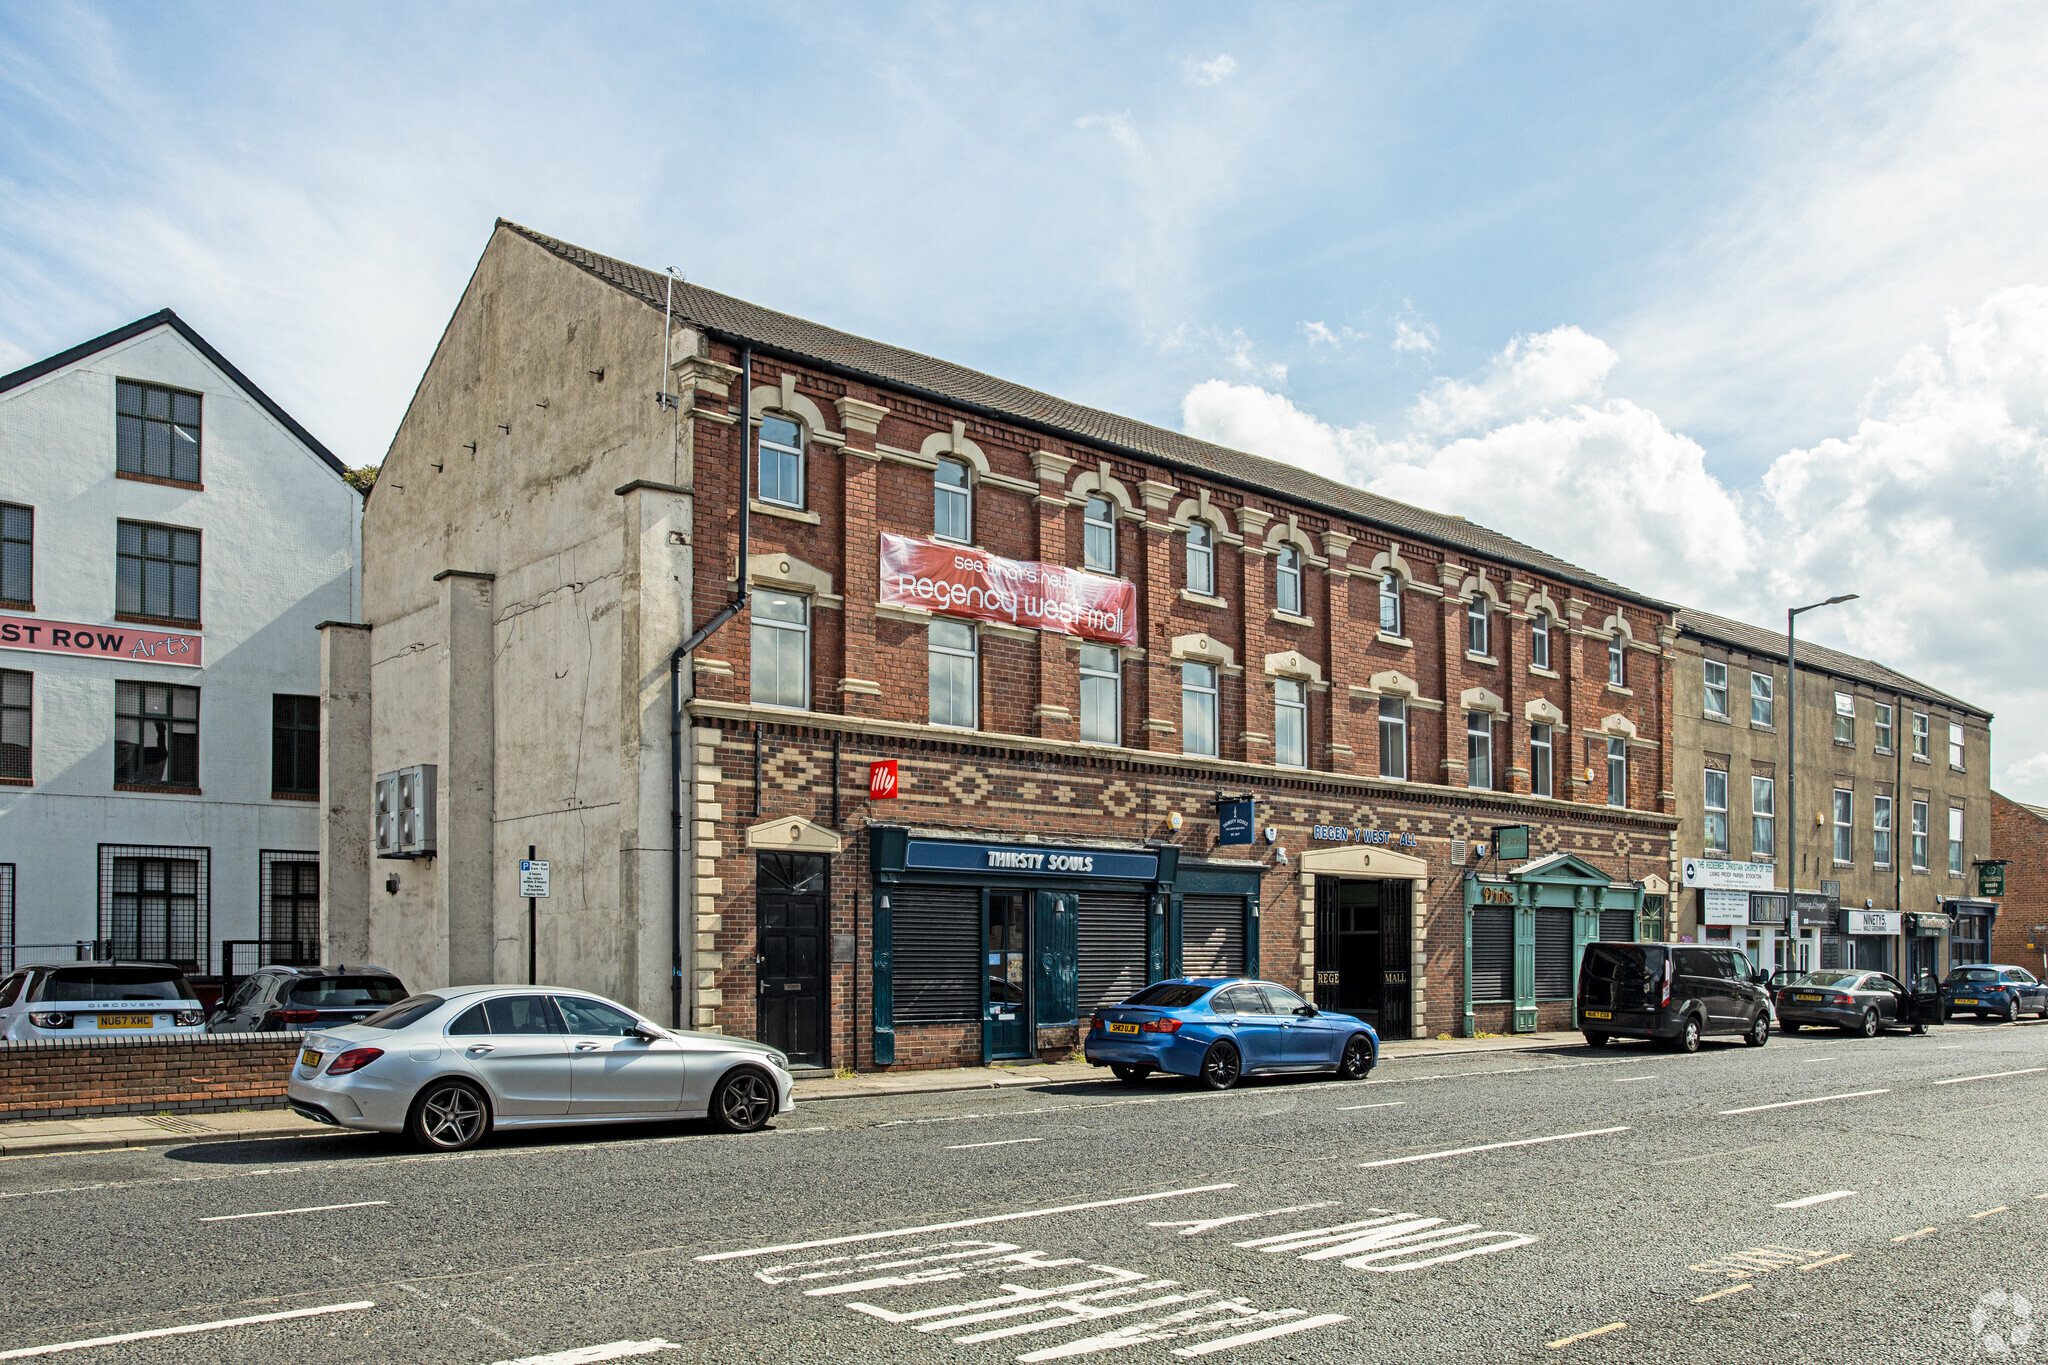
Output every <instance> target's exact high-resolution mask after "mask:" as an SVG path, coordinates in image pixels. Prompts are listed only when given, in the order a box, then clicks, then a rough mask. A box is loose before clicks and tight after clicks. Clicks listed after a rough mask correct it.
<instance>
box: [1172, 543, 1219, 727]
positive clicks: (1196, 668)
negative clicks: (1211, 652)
mask: <svg viewBox="0 0 2048 1365" xmlns="http://www.w3.org/2000/svg"><path fill="white" fill-rule="evenodd" d="M1195 525H1197V526H1199V525H1201V523H1200V522H1196V523H1195ZM1180 751H1181V752H1182V753H1184V754H1201V755H1204V756H1206V757H1208V758H1214V757H1216V666H1215V665H1214V664H1185V663H1184V664H1182V665H1181V666H1180Z"/></svg>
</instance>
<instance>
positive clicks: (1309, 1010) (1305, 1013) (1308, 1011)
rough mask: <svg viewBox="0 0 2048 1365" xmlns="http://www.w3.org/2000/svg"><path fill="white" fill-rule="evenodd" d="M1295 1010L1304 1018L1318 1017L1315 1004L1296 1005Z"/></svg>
mask: <svg viewBox="0 0 2048 1365" xmlns="http://www.w3.org/2000/svg"><path fill="white" fill-rule="evenodd" d="M1294 1012H1295V1013H1296V1014H1298V1015H1300V1016H1301V1017H1302V1018H1304V1019H1313V1018H1315V1017H1316V1014H1317V1010H1316V1007H1315V1006H1314V1005H1296V1006H1295V1007H1294Z"/></svg>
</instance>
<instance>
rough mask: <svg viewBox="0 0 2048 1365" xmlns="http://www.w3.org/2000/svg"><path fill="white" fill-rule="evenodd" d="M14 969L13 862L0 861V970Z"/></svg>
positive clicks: (9, 970)
mask: <svg viewBox="0 0 2048 1365" xmlns="http://www.w3.org/2000/svg"><path fill="white" fill-rule="evenodd" d="M13 970H14V864H13V863H0V972H11V971H13Z"/></svg>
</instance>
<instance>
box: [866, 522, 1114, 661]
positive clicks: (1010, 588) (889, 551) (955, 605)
mask: <svg viewBox="0 0 2048 1365" xmlns="http://www.w3.org/2000/svg"><path fill="white" fill-rule="evenodd" d="M881 600H882V601H883V602H884V603H886V604H887V605H889V606H895V607H919V608H922V609H923V610H925V611H930V612H937V613H939V614H940V615H942V616H964V617H966V618H968V619H969V620H973V621H1001V622H1005V623H1007V624H1009V625H1014V626H1028V627H1030V628H1031V629H1033V630H1049V631H1052V632H1053V633H1054V634H1057V635H1073V636H1077V637H1079V638H1080V639H1083V640H1099V641H1101V642H1102V643H1104V644H1111V645H1123V646H1125V647H1127V648H1129V647H1135V646H1136V645H1137V643H1138V610H1137V609H1138V590H1137V588H1136V587H1134V586H1133V585H1132V584H1130V583H1129V582H1126V581H1125V580H1124V579H1121V578H1109V577H1106V576H1104V575H1102V574H1093V573H1083V572H1081V571H1080V570H1079V569H1068V568H1062V567H1061V566H1060V565H1058V564H1041V563H1039V562H1038V561H1036V560H1030V559H1003V558H1000V557H999V556H996V555H988V554H982V553H980V552H979V551H976V550H968V549H962V548H961V547H959V546H957V545H939V544H936V543H934V542H932V541H929V540H912V539H911V538H910V537H908V536H896V535H890V534H889V533H887V532H886V531H885V532H883V533H882V590H881Z"/></svg>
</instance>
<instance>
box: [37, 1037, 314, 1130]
mask: <svg viewBox="0 0 2048 1365" xmlns="http://www.w3.org/2000/svg"><path fill="white" fill-rule="evenodd" d="M303 1037H304V1035H303V1034H300V1033H296V1032H294V1033H241V1034H233V1033H222V1034H207V1035H203V1036H193V1035H177V1036H171V1037H158V1038H128V1039H123V1040H122V1041H120V1042H103V1041H99V1040H96V1039H86V1038H37V1039H30V1040H26V1041H20V1042H0V1120H8V1119H74V1118H92V1117H96V1116H99V1115H105V1114H162V1113H200V1112H207V1111H212V1112H220V1111H223V1110H230V1109H282V1108H284V1107H285V1082H286V1080H287V1078H288V1077H289V1075H290V1072H291V1059H292V1056H293V1054H295V1053H296V1052H297V1051H298V1048H299V1043H300V1041H301V1039H302V1038H303Z"/></svg>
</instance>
